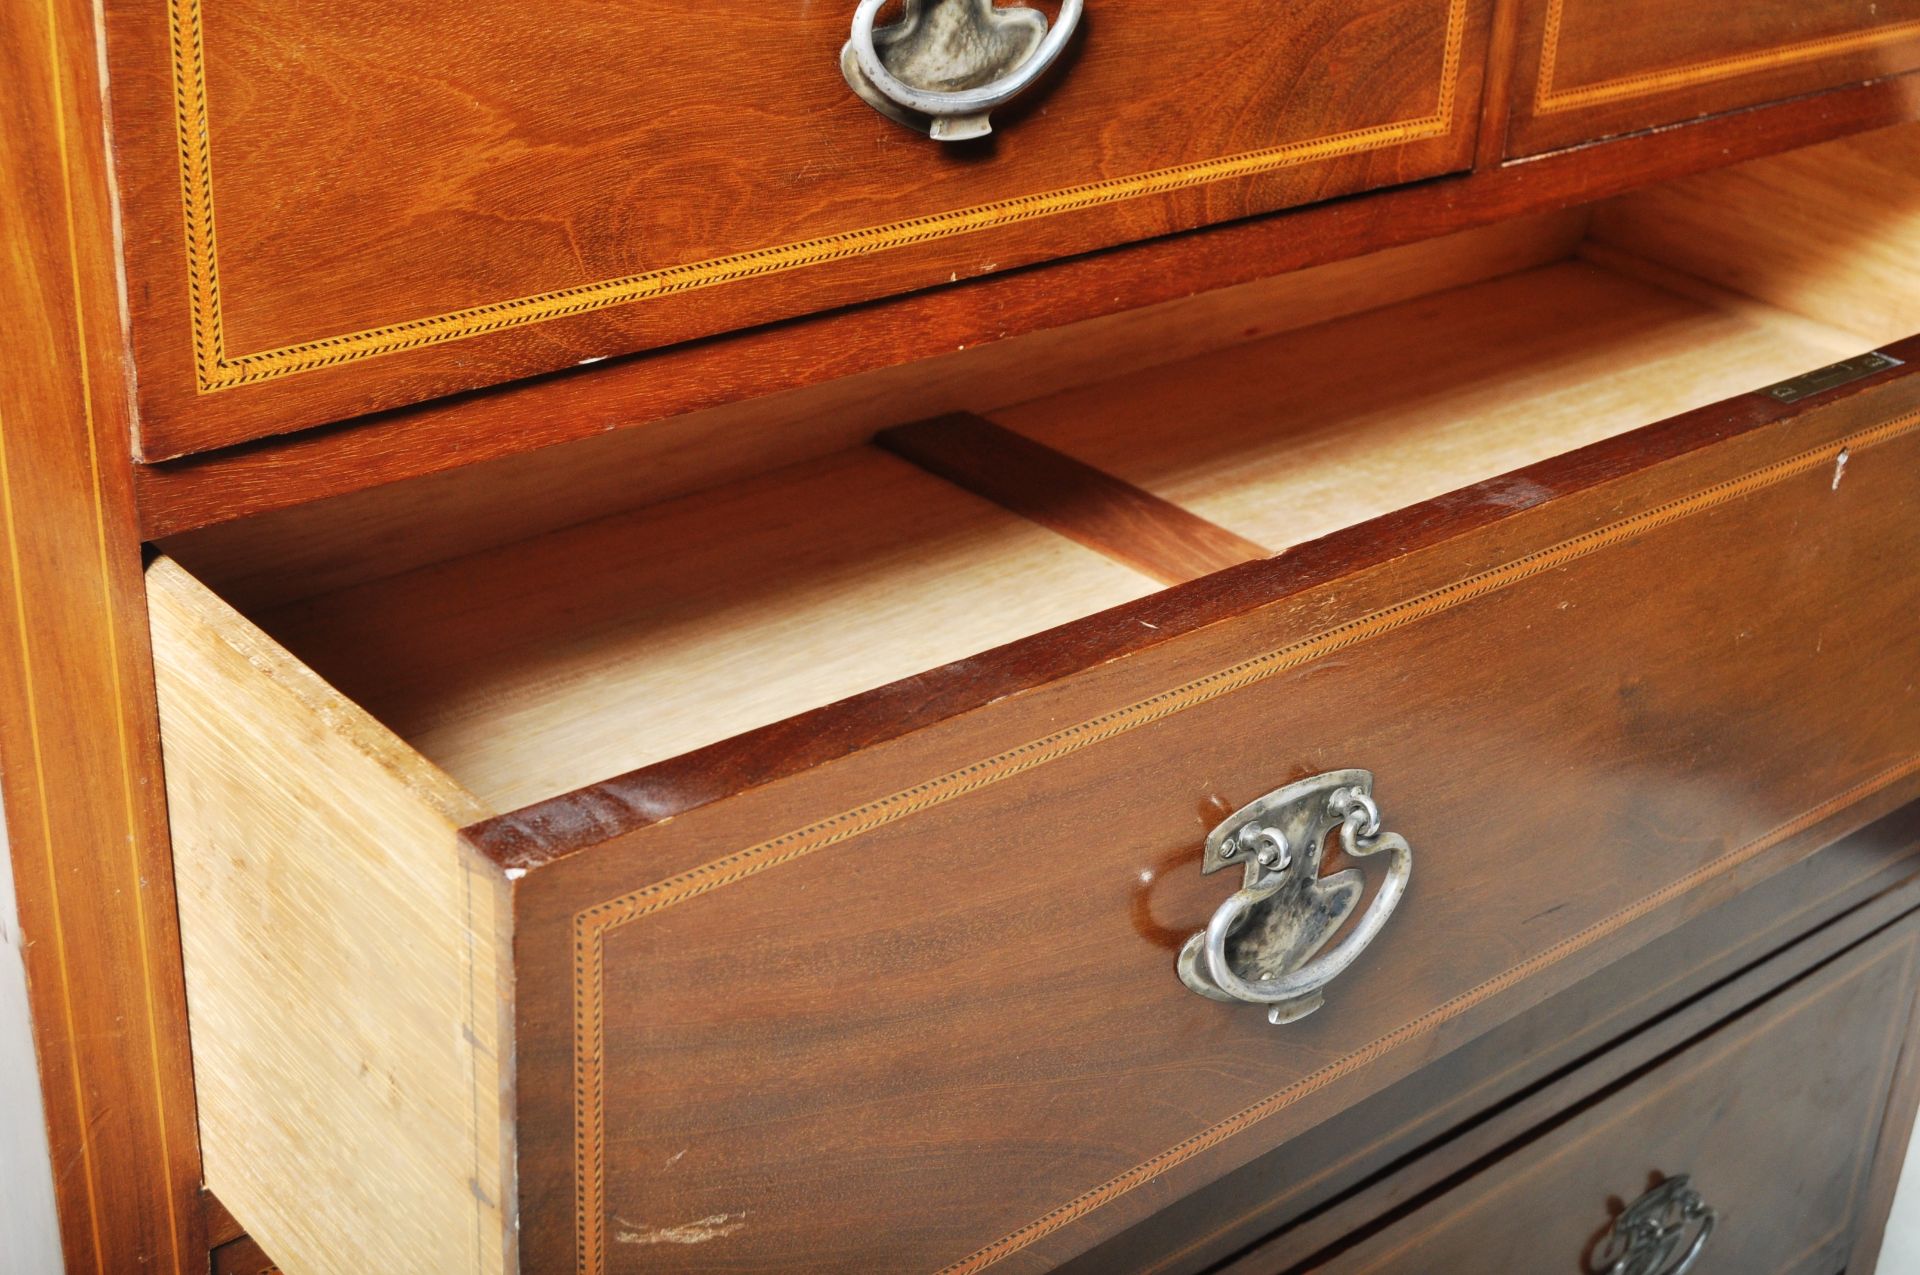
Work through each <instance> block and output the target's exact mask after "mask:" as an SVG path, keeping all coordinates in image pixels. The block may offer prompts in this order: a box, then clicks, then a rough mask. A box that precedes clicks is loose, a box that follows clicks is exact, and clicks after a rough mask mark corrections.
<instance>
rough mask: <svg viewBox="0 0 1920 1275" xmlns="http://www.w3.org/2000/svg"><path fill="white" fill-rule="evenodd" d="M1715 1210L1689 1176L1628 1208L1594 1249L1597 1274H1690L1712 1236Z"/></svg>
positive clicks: (1671, 1180) (1667, 1183)
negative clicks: (1710, 1206) (1695, 1188)
mask: <svg viewBox="0 0 1920 1275" xmlns="http://www.w3.org/2000/svg"><path fill="white" fill-rule="evenodd" d="M1713 1223H1714V1212H1713V1210H1712V1209H1711V1208H1708V1207H1707V1202H1706V1201H1705V1200H1703V1199H1701V1198H1700V1193H1699V1192H1698V1191H1696V1190H1694V1189H1693V1186H1692V1184H1691V1183H1690V1182H1689V1181H1688V1179H1687V1175H1686V1174H1684V1173H1682V1174H1679V1175H1678V1176H1676V1177H1671V1178H1668V1179H1667V1180H1666V1181H1664V1182H1662V1183H1661V1184H1660V1185H1659V1186H1657V1187H1655V1188H1653V1190H1651V1191H1649V1192H1647V1193H1646V1194H1645V1195H1643V1196H1641V1197H1640V1198H1639V1199H1637V1200H1635V1201H1634V1202H1633V1203H1632V1204H1629V1205H1628V1206H1627V1207H1626V1209H1625V1210H1624V1211H1623V1212H1622V1213H1621V1214H1620V1216H1619V1217H1618V1218H1615V1219H1614V1223H1613V1229H1612V1230H1611V1231H1609V1232H1608V1233H1607V1236H1606V1238H1605V1239H1603V1240H1601V1241H1600V1244H1599V1246H1598V1247H1596V1248H1595V1249H1594V1253H1593V1263H1592V1269H1593V1270H1594V1271H1595V1272H1596V1275H1687V1272H1688V1271H1690V1270H1692V1269H1693V1266H1694V1263H1696V1262H1698V1261H1699V1260H1700V1254H1701V1253H1702V1252H1704V1251H1705V1249H1706V1247H1707V1241H1708V1240H1709V1239H1711V1238H1713Z"/></svg>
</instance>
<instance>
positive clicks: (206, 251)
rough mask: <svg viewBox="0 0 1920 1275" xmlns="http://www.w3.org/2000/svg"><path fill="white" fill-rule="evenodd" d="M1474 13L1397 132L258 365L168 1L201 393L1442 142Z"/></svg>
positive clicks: (346, 339)
mask: <svg viewBox="0 0 1920 1275" xmlns="http://www.w3.org/2000/svg"><path fill="white" fill-rule="evenodd" d="M1468 3H1469V0H1450V2H1449V5H1448V10H1447V32H1446V46H1445V51H1444V53H1443V55H1442V66H1441V75H1440V95H1439V102H1438V103H1437V104H1436V106H1435V107H1434V109H1433V111H1432V112H1431V113H1430V114H1427V115H1424V116H1421V117H1420V118H1419V119H1413V120H1405V121H1401V122H1399V123H1391V124H1379V125H1374V126H1372V127H1369V128H1360V129H1353V130H1350V131H1347V132H1342V133H1335V134H1332V135H1330V136H1327V137H1320V138H1313V139H1309V140H1306V141H1298V142H1287V143H1284V144H1282V145H1278V146H1269V147H1263V148H1261V149H1259V150H1252V151H1245V152H1242V153H1240V154H1238V155H1229V156H1225V157H1223V158H1220V159H1210V160H1200V161H1196V162H1193V163H1188V164H1177V165H1174V166H1173V167H1170V168H1158V169H1153V170H1151V171H1149V172H1144V173H1138V174H1135V175H1133V176H1131V177H1116V178H1111V179H1108V180H1105V181H1096V182H1086V183H1082V184H1080V185H1075V186H1067V187H1063V188H1061V189H1058V190H1052V191H1046V192H1042V193H1039V194H1033V195H1022V196H1018V197H1016V198H1013V199H1002V200H996V201H994V202H991V203H985V204H976V205H973V206H972V207H968V208H960V209H956V210H954V211H952V212H945V213H934V214H929V215H927V216H924V217H911V218H907V219H906V220H903V221H893V222H886V223H883V224H880V225H875V226H868V227H864V228H861V229H855V230H846V231H840V232H837V233H834V234H830V235H821V236H817V237H815V238H811V239H803V240H800V241H798V242H796V243H790V244H784V245H780V246H778V247H769V248H756V249H752V250H749V251H746V252H736V253H729V254H727V255H725V256H720V257H712V258H709V259H707V260H705V261H696V262H689V263H686V264H683V265H676V266H668V267H665V268H663V269H659V270H650V271H646V272H644V273H641V274H634V275H627V276H625V277H623V278H619V279H607V280H603V281H601V282H599V283H589V284H581V285H579V286H578V287H573V288H562V289H558V290H556V291H552V292H541V293H535V294H532V295H529V296H524V297H516V298H513V299H511V300H506V301H497V302H492V303H490V304H487V305H481V306H471V307H468V308H467V309H464V310H454V311H450V312H448V313H446V314H440V315H433V316H430V317H427V318H421V319H409V320H406V321H405V322H401V323H390V324H386V325H384V326H381V327H377V328H369V329H367V330H366V331H363V332H354V333H349V334H346V335H342V336H332V337H324V338H321V339H319V340H314V341H302V342H298V343H296V344H293V345H285V346H281V347H279V348H277V349H272V350H263V351H260V352H258V353H253V354H233V355H230V354H228V353H227V349H226V334H225V329H224V326H223V323H222V314H221V294H220V263H219V249H218V243H217V239H216V235H215V228H214V225H215V219H214V200H213V157H212V151H211V133H210V127H209V124H208V118H207V82H206V49H205V33H204V30H203V24H202V20H201V0H169V4H168V31H169V39H170V43H171V49H172V57H173V83H174V99H175V115H176V122H177V126H178V139H179V149H180V198H181V208H182V211H183V214H184V219H185V230H186V253H187V285H188V297H189V308H190V312H191V328H192V338H193V354H194V377H195V382H196V385H197V386H198V389H199V392H200V393H202V394H207V393H212V392H215V391H218V390H226V389H233V388H234V387H236V386H241V385H252V384H256V383H259V382H262V381H271V380H276V379H278V378H280V377H284V376H293V375H297V374H299V373H302V372H312V371H316V370H318V369H321V368H327V367H336V366H339V365H341V364H346V363H355V362H359V361H360V360H362V359H370V358H378V357H379V356H381V355H386V354H397V353H400V352H402V351H405V350H417V349H421V348H423V347H426V346H432V345H442V344H445V343H447V342H449V341H461V340H465V339H467V338H469V337H475V336H484V335H486V334H488V333H491V332H500V331H504V330H506V329H509V328H519V327H526V326H529V325H531V324H536V323H544V322H546V321H548V320H550V319H562V318H567V317H569V316H571V315H577V314H586V313H590V312H592V311H596V310H605V309H610V308H612V307H614V306H622V305H629V304H632V303H634V302H639V301H649V300H657V299H659V298H661V297H667V296H672V295H674V294H676V293H681V292H691V291H694V290H697V289H700V288H710V287H715V286H717V285H720V284H724V283H733V282H736V281H738V280H742V279H750V278H756V277H758V276H761V275H770V274H780V273H784V272H786V271H790V270H799V269H802V268H805V267H808V266H816V265H822V264H825V263H827V262H831V261H839V260H844V259H846V258H851V257H864V256H869V255H872V254H874V253H878V252H885V251H888V250H890V249H894V248H904V247H908V246H910V245H913V244H919V243H927V242H930V241H933V240H938V239H948V238H952V237H954V236H956V235H966V234H972V233H974V232H976V231H983V230H990V229H994V228H997V227H1000V226H1007V225H1013V224H1015V223H1018V222H1023V221H1033V220H1037V219H1039V218H1043V217H1052V216H1056V215H1059V214H1062V213H1071V212H1079V211H1082V210H1084V209H1088V208H1095V207H1099V206H1101V205H1105V204H1116V203H1123V202H1125V201H1127V200H1131V199H1140V198H1144V197H1147V196H1151V195H1164V194H1169V193H1171V192H1173V191H1178V190H1184V189H1187V188H1189V187H1194V186H1205V185H1209V184H1211V183H1214V182H1220V181H1228V180H1231V179H1234V178H1241V177H1252V176H1257V175H1259V174H1262V173H1269V172H1275V171H1278V170H1280V169H1284V168H1293V167H1297V166H1299V165H1301V164H1309V163H1313V162H1316V161H1321V160H1328V159H1334V158H1337V157H1340V156H1343V155H1356V154H1360V153H1363V152H1366V151H1374V150H1382V149H1385V148H1387V147H1391V146H1404V145H1407V144H1410V143H1414V142H1421V141H1427V140H1430V139H1434V138H1439V137H1444V136H1446V135H1447V133H1448V132H1449V131H1450V130H1451V127H1452V124H1453V118H1454V111H1455V106H1456V100H1457V97H1458V93H1457V90H1458V87H1459V79H1460V66H1461V56H1462V50H1463V47H1464V43H1465V38H1466V25H1467V7H1468Z"/></svg>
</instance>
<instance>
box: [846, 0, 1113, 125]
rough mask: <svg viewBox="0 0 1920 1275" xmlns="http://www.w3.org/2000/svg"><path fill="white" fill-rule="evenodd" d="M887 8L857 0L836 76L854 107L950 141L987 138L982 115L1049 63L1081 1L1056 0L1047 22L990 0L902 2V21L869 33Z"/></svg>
mask: <svg viewBox="0 0 1920 1275" xmlns="http://www.w3.org/2000/svg"><path fill="white" fill-rule="evenodd" d="M885 4H886V0H860V7H859V8H857V9H855V10H854V13H853V34H852V35H851V36H850V37H849V38H848V40H847V43H846V45H845V46H844V47H843V48H842V49H841V50H840V73H841V74H842V75H844V76H845V77H846V80H847V84H848V85H849V86H850V87H851V88H852V89H853V91H854V92H855V93H858V94H859V95H860V98H861V100H863V101H865V102H866V103H867V105H869V106H871V107H873V109H875V110H876V111H879V112H880V113H881V114H882V115H885V116H886V117H887V118H889V119H891V120H894V121H896V122H898V123H901V124H905V125H906V126H907V127H909V128H914V129H918V130H919V131H921V132H923V133H927V134H930V135H931V136H932V137H933V138H934V139H935V140H936V141H942V142H957V141H963V140H965V139H967V138H972V137H985V136H986V135H987V134H988V133H991V132H992V131H993V126H992V124H991V123H989V122H988V119H987V117H988V115H989V114H991V113H992V111H993V109H994V108H995V107H997V106H1002V105H1004V104H1005V103H1007V102H1008V101H1010V100H1012V99H1013V98H1014V97H1016V96H1018V95H1019V94H1020V93H1022V92H1024V91H1025V90H1026V89H1028V88H1029V87H1031V86H1032V84H1033V82H1034V81H1035V80H1037V79H1039V78H1040V77H1041V75H1043V74H1044V73H1045V72H1046V69H1047V68H1048V67H1049V66H1051V65H1053V61H1054V59H1055V58H1057V57H1059V56H1060V51H1061V50H1062V49H1064V48H1066V46H1067V41H1068V40H1070V39H1072V38H1073V32H1074V28H1076V27H1078V26H1079V25H1080V11H1081V8H1082V0H1060V17H1059V19H1058V20H1057V21H1056V22H1054V24H1053V27H1052V29H1051V30H1049V29H1048V27H1047V15H1046V14H1044V13H1042V12H1040V11H1039V10H1038V9H1031V8H1027V7H1025V6H1023V5H1021V6H1010V7H1007V8H1002V7H1000V6H999V5H996V4H995V3H994V0H906V13H905V16H903V17H902V18H901V19H900V21H898V22H896V23H894V24H893V25H891V26H886V27H882V28H880V29H879V30H878V31H876V30H874V27H873V23H874V20H875V19H876V18H877V17H879V15H880V10H881V8H882V7H883V6H884V5H885Z"/></svg>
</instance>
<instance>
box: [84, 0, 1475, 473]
mask: <svg viewBox="0 0 1920 1275" xmlns="http://www.w3.org/2000/svg"><path fill="white" fill-rule="evenodd" d="M1491 7H1492V5H1491V0H1362V2H1360V3H1355V2H1354V0H1311V2H1310V3H1304V4H1290V5H1287V6H1284V7H1262V8H1251V9H1250V8H1248V7H1246V6H1244V5H1239V4H1227V3H1215V2H1212V0H1209V3H1205V4H1201V5H1197V6H1189V7H1188V8H1186V9H1184V10H1181V11H1180V12H1178V13H1168V12H1163V11H1159V10H1153V9H1148V8H1142V7H1140V6H1137V5H1104V6H1102V5H1096V6H1095V7H1094V11H1093V12H1092V13H1091V14H1090V15H1089V16H1088V18H1087V20H1086V22H1085V23H1084V24H1083V29H1082V30H1081V31H1080V33H1079V34H1078V35H1077V36H1076V37H1075V40H1074V42H1073V44H1072V46H1071V48H1070V50H1069V52H1068V54H1067V56H1066V60H1065V61H1064V63H1063V64H1062V65H1060V66H1058V67H1056V68H1055V70H1054V73H1053V75H1052V78H1051V80H1050V82H1049V83H1047V84H1045V85H1043V86H1041V87H1040V88H1039V89H1037V90H1035V91H1034V93H1032V94H1030V95H1029V96H1028V97H1025V98H1022V99H1020V100H1019V101H1018V102H1016V103H1015V104H1014V105H1013V106H1011V107H1009V108H1007V109H1006V110H1005V111H1004V112H1002V113H1001V119H1000V125H999V127H998V129H997V130H996V132H995V133H994V134H993V136H992V137H990V138H988V139H985V140H982V141H978V142H969V143H964V144H960V145H956V146H951V147H946V146H942V145H941V144H940V143H938V142H934V141H931V140H929V139H928V138H926V137H924V136H920V135H918V134H916V133H914V132H912V131H910V130H908V129H906V128H903V127H901V126H900V125H898V124H895V123H893V122H891V121H889V120H887V119H885V118H883V117H882V116H881V115H879V114H878V113H876V112H875V111H874V110H872V109H870V108H869V107H868V106H867V105H865V104H864V103H863V102H862V101H860V100H859V99H858V98H857V97H855V96H854V94H853V93H852V91H851V90H849V88H848V87H847V85H846V83H845V82H844V81H843V79H842V77H841V72H840V63H839V52H840V47H841V45H842V44H843V43H844V42H845V41H846V39H847V34H848V18H849V15H850V14H851V12H852V9H853V6H852V5H851V4H848V5H844V6H817V5H816V6H805V7H800V8H795V7H792V6H785V7H779V6H776V7H773V8H766V7H756V8H746V9H738V8H736V9H732V10H726V11H711V12H709V11H702V10H696V11H692V12H689V11H688V10H687V9H686V8H684V7H683V6H680V5H675V4H663V3H657V2H653V3H639V4H628V5H623V6H620V7H618V8H611V9H610V8H607V7H605V6H600V5H593V4H580V3H563V4H560V5H557V6H556V5H542V6H539V7H538V8H529V7H527V6H525V5H519V4H508V3H494V4H491V5H482V6H479V7H475V6H473V5H467V6H462V7H460V8H458V9H448V10H445V11H443V12H437V13H436V12H432V11H428V10H418V11H408V13H407V14H406V15H405V20H404V21H396V15H395V14H394V12H393V11H392V10H391V9H390V8H385V7H382V6H378V5H366V4H346V5H331V6H326V7H323V8H320V9H313V8H304V7H294V8H289V7H287V6H284V5H276V4H239V5H226V4H205V3H203V2H202V0H168V3H165V4H143V3H127V4H114V5H111V6H109V11H108V13H107V54H108V61H109V66H110V69H111V73H112V74H111V78H110V84H111V87H112V90H113V94H114V112H115V129H114V139H115V150H116V157H117V160H118V164H119V173H120V178H121V187H122V194H123V208H124V210H125V217H126V229H127V259H128V268H129V276H130V278H129V295H130V301H131V309H132V315H131V319H132V336H133V350H134V357H135V363H136V366H137V368H138V371H139V386H140V403H139V408H140V422H139V445H140V452H141V454H142V455H143V456H144V457H147V458H149V459H153V458H162V457H167V456H173V455H178V454H180V453H182V452H195V451H201V450H205V449H207V448H209V447H216V446H220V445H222V444H228V443H234V442H238V441H240V440H243V439H247V438H252V437H256V436H259V435H263V434H273V433H279V432H283V431H286V430H291V429H297V428H300V427H302V426H308V425H315V424H319V423H322V422H325V421H330V420H335V419H338V418H340V417H344V416H354V415H359V414H361V413H364V412H367V411H369V410H372V409H374V408H380V407H391V406H394V405H397V404H402V403H407V402H411V401H414V400H417V399H421V398H426V397H430V396H433V395H437V394H445V393H448V392H451V391H455V390H461V389H467V388H471V387H473V386H475V385H484V384H488V383H491V382H495V381H500V380H505V379H508V378H511V377H515V376H523V375H526V374H528V373H531V372H544V371H550V370H553V369H556V368H563V367H570V366H572V365H574V364H577V363H579V362H581V361H582V360H587V359H599V358H603V357H605V356H607V355H610V354H621V353H625V352H627V351H630V350H635V349H642V348H647V347H653V346H659V345H663V344H667V343H670V342H674V341H679V340H684V339H686V338H689V337H694V336H700V335H704V334H707V333H711V332H717V331H724V330H727V329H730V328H736V327H741V326H744V325H747V324H751V323H758V322H764V321H766V320H769V319H775V318H781V317H785V316H787V315H792V314H798V313H803V312H807V311H811V310H816V309H819V308H822V307H823V306H827V305H832V304H839V303H845V302H850V301H859V300H863V299H865V298H868V297H873V296H878V295H885V294H889V293H897V292H902V291H906V290H910V289H916V288H924V287H929V286H932V285H935V284H941V283H946V282H948V281H950V280H954V279H957V278H960V277H963V276H964V277H972V276H975V275H980V274H983V273H989V272H992V271H995V270H1001V269H1005V268H1007V267H1010V266H1015V265H1020V264H1024V263H1027V262H1032V261H1037V260H1042V259H1045V258H1049V257H1054V256H1059V255H1062V254H1066V253H1072V252H1080V251H1085V250H1087V249H1090V248H1097V247H1101V246H1104V245H1106V244H1111V243H1115V242H1119V241H1124V240H1131V239H1139V238H1144V237H1148V236H1152V235H1159V234H1164V233H1166V232H1168V231H1171V230H1178V229H1182V228H1185V227H1189V226H1195V225H1200V224H1204V223H1207V222H1212V221H1221V220H1226V219H1229V218H1233V217H1240V216H1245V215H1246V214H1248V213H1254V212H1263V211H1267V210H1271V209H1274V208H1280V207H1285V206H1287V205H1291V204H1298V203H1304V202H1308V201H1311V200H1315V199H1324V198H1327V197H1329V196H1333V195H1341V194H1348V193H1351V192H1354V191H1359V190H1366V189H1369V188H1372V187H1376V186H1382V185H1388V184H1392V183H1395V182H1405V181H1409V180H1413V179H1416V178H1420V177H1427V176H1432V175H1434V174H1436V173H1443V172H1447V171H1451V170H1456V169H1460V168H1464V167H1466V166H1467V163H1468V161H1469V158H1470V156H1471V154H1472V145H1473V139H1474V136H1475V131H1476V108H1477V105H1478V102H1479V99H1480V88H1481V72H1482V64H1483V62H1484V57H1485V48H1486V31H1487V18H1488V14H1489V12H1490V10H1491ZM1197 86H1204V88H1198V87H1197Z"/></svg>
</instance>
